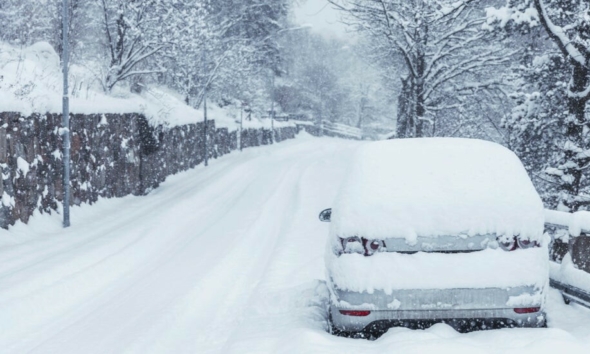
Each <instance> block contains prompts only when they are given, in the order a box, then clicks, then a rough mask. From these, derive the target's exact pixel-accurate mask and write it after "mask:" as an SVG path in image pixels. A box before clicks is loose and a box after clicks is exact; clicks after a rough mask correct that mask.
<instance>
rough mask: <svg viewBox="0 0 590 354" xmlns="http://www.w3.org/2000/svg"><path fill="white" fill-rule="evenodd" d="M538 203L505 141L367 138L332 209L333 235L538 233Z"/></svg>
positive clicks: (413, 236)
mask: <svg viewBox="0 0 590 354" xmlns="http://www.w3.org/2000/svg"><path fill="white" fill-rule="evenodd" d="M543 214H544V211H543V203H542V202H541V199H540V198H539V195H538V194H537V192H536V190H535V188H534V187H533V185H532V183H531V181H530V179H529V177H528V175H527V173H526V171H525V169H524V167H523V165H522V163H521V162H520V160H519V159H518V157H517V156H516V155H515V154H514V153H513V152H512V151H510V150H508V149H506V148H505V147H503V146H501V145H498V144H495V143H492V142H487V141H482V140H475V139H457V138H423V139H397V140H387V141H379V142H371V143H367V144H365V145H363V146H361V147H360V148H359V150H358V151H357V152H356V154H355V155H354V158H353V161H352V164H351V169H350V172H349V174H348V176H347V177H346V179H345V181H344V183H343V185H342V187H341V190H340V193H339V195H338V197H337V198H336V201H335V205H334V206H333V213H332V226H331V233H332V234H333V235H335V236H341V237H347V236H363V237H366V238H391V237H400V238H406V240H407V241H408V242H409V243H413V242H415V241H416V239H417V236H433V237H435V236H441V235H464V236H470V235H471V236H472V235H478V234H479V235H483V234H497V235H517V234H520V235H521V236H524V237H529V238H531V239H539V238H540V237H541V235H542V233H543V227H544V215H543Z"/></svg>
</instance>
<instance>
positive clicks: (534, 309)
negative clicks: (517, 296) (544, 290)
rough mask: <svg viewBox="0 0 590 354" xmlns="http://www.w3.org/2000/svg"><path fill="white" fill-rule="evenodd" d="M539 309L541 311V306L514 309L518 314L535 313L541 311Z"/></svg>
mask: <svg viewBox="0 0 590 354" xmlns="http://www.w3.org/2000/svg"><path fill="white" fill-rule="evenodd" d="M539 311H541V308H540V307H523V308H517V309H514V312H516V313H518V314H523V313H535V312H539Z"/></svg>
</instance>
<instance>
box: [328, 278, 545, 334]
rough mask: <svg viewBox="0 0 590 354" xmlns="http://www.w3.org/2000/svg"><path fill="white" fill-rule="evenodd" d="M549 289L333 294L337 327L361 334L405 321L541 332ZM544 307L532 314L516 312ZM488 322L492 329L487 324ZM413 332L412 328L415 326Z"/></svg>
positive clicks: (429, 290) (334, 316)
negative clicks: (456, 322) (379, 325)
mask: <svg viewBox="0 0 590 354" xmlns="http://www.w3.org/2000/svg"><path fill="white" fill-rule="evenodd" d="M544 295H545V291H544V289H537V288H535V287H533V286H521V287H515V288H508V289H501V288H484V289H412V290H397V291H393V292H392V293H391V294H386V293H385V292H383V291H375V292H373V293H372V294H368V293H364V292H363V293H357V292H351V291H342V290H339V289H332V296H331V304H330V313H331V319H332V325H333V326H334V327H335V328H336V329H338V330H340V331H361V330H363V329H365V328H366V327H368V326H369V325H371V324H374V323H377V322H379V323H382V324H383V325H387V324H388V323H389V326H390V327H391V326H397V325H404V326H405V324H403V322H408V321H410V322H412V321H413V322H431V323H436V322H451V321H453V320H470V321H471V320H474V321H475V320H477V322H481V323H482V324H483V325H484V327H495V326H496V325H498V326H501V325H505V326H510V327H542V326H544V325H545V317H546V316H545V313H544V312H543V309H542V307H543V304H544V302H545V301H544ZM523 308H539V311H537V312H533V313H517V312H515V309H523ZM341 310H343V311H346V310H356V311H362V310H365V311H370V314H368V315H367V316H352V315H347V314H343V313H341V312H340V311H341ZM486 323H487V325H486ZM410 327H411V326H410Z"/></svg>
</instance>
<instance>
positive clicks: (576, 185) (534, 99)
mask: <svg viewBox="0 0 590 354" xmlns="http://www.w3.org/2000/svg"><path fill="white" fill-rule="evenodd" d="M488 25H489V26H496V27H506V26H516V27H518V26H529V27H537V26H540V27H541V28H543V29H544V31H545V33H546V34H547V36H548V37H549V39H550V40H551V41H552V42H553V43H554V44H555V48H556V51H557V53H551V52H550V53H547V54H546V55H544V56H540V57H539V58H538V59H537V61H536V63H535V64H534V66H535V67H536V68H537V70H536V71H538V72H539V74H537V76H538V77H537V78H533V80H534V81H535V82H536V84H537V85H536V89H537V90H536V91H533V92H530V93H528V95H526V96H524V97H523V98H522V99H521V101H522V102H521V104H520V105H519V106H518V107H517V110H518V111H517V112H516V114H513V116H515V117H514V118H513V121H512V122H510V124H511V125H512V126H518V125H520V129H521V131H522V132H524V134H526V135H527V136H530V135H532V136H534V135H540V134H541V133H542V132H543V131H547V130H548V127H551V128H552V129H551V132H552V133H551V134H556V135H555V137H554V138H553V143H554V144H557V151H556V154H554V156H553V157H552V160H553V161H555V162H554V163H553V165H552V166H551V167H549V168H547V169H546V170H545V172H546V173H547V174H548V175H550V176H554V177H555V180H556V181H557V182H556V183H557V184H558V187H557V190H559V192H560V196H559V201H558V205H559V207H561V208H562V209H566V210H571V211H575V210H578V209H580V208H587V207H588V205H590V190H589V181H588V178H587V177H586V176H585V171H587V169H588V168H589V167H590V139H589V137H588V132H589V131H590V120H589V119H588V118H589V117H588V113H587V109H588V108H587V106H588V101H589V100H590V3H588V2H587V1H578V0H508V1H507V3H506V5H505V6H504V7H500V8H490V9H488ZM560 107H561V108H562V109H561V110H560V109H559V108H560ZM519 112H520V113H519ZM549 136H550V138H551V137H552V135H549ZM540 141H541V144H543V143H542V142H543V141H544V140H540ZM538 144H539V140H538V141H536V143H535V145H538ZM545 145H549V144H548V143H545ZM547 162H548V163H550V161H547Z"/></svg>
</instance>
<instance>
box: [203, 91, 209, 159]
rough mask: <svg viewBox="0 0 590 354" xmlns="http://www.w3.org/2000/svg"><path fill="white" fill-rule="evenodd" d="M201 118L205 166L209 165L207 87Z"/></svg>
mask: <svg viewBox="0 0 590 354" xmlns="http://www.w3.org/2000/svg"><path fill="white" fill-rule="evenodd" d="M203 117H204V121H205V127H204V128H203V131H204V133H205V137H204V139H203V142H204V144H205V166H208V165H209V152H208V151H207V87H205V92H204V94H203Z"/></svg>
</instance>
